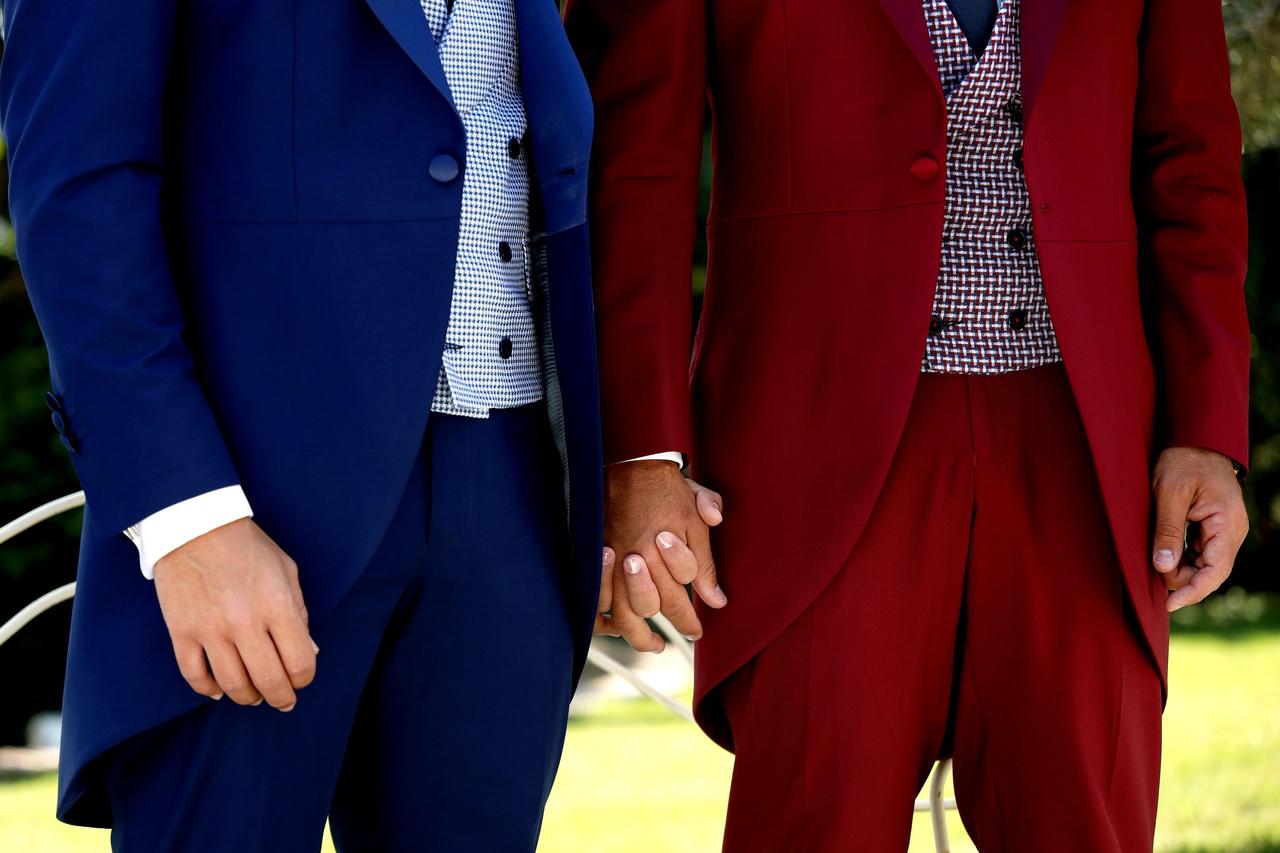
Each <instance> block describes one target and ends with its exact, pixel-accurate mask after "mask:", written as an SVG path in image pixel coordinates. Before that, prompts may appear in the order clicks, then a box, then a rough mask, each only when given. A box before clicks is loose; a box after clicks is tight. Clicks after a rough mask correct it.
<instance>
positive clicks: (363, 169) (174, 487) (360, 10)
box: [0, 0, 601, 824]
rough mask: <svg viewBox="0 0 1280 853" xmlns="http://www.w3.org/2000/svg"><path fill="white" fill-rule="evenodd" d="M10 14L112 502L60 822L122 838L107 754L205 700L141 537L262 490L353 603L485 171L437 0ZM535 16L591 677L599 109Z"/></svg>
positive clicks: (12, 52)
mask: <svg viewBox="0 0 1280 853" xmlns="http://www.w3.org/2000/svg"><path fill="white" fill-rule="evenodd" d="M3 10H4V23H5V37H6V47H5V52H4V57H3V63H2V64H0V108H2V110H3V113H2V120H3V128H4V131H5V134H6V137H7V139H8V143H9V156H10V174H11V184H10V203H11V209H12V215H13V221H14V225H15V227H16V230H17V239H18V253H19V258H20V260H21V263H22V267H23V271H24V273H25V275H26V279H27V284H28V288H29V290H30V294H31V299H32V302H33V304H34V306H35V308H36V313H37V316H38V318H39V320H40V324H41V327H42V329H43V331H44V334H45V337H46V340H47V342H48V346H49V351H50V356H51V363H52V375H53V387H54V393H53V394H51V395H50V398H49V401H50V406H51V408H53V409H54V410H55V411H54V415H53V417H54V422H55V426H57V428H58V429H59V430H60V431H61V432H62V434H63V436H64V441H65V444H66V445H67V447H68V449H69V451H70V452H71V457H72V460H73V463H74V465H75V468H76V471H77V473H78V475H79V477H80V479H81V481H82V483H83V484H84V488H85V491H86V493H87V495H88V509H87V512H86V514H85V526H84V539H83V549H82V555H81V564H80V573H79V583H80V586H79V592H78V596H77V599H76V604H75V613H74V618H73V627H72V636H71V650H70V661H69V664H68V673H67V689H66V697H65V706H64V731H63V758H62V762H63V764H62V777H61V790H60V801H59V815H60V816H61V817H62V818H63V819H67V820H71V821H73V822H81V823H89V824H99V823H102V822H104V821H105V820H106V819H107V817H108V814H107V811H106V808H105V804H104V803H103V802H101V796H100V791H99V788H100V787H101V786H98V785H95V784H94V767H95V759H97V758H99V757H100V756H101V755H102V754H103V753H104V752H105V751H107V750H109V749H110V748H111V747H112V746H114V745H115V744H118V743H119V742H121V741H122V740H123V739H125V738H128V737H130V736H131V735H133V734H135V733H137V732H140V731H143V730H145V729H147V728H150V727H152V726H155V725H157V724H159V723H162V722H164V721H165V720H168V719H170V718H172V717H174V716H176V715H179V714H182V713H184V712H186V711H188V710H190V709H192V708H194V707H196V706H197V705H198V704H199V703H200V702H204V701H207V700H205V699H202V698H201V697H198V696H197V695H196V694H194V693H193V692H192V691H191V690H190V688H188V687H187V686H186V684H185V683H184V682H183V681H182V679H181V677H180V676H179V673H178V670H177V668H176V665H175V663H174V661H173V658H172V650H171V646H170V643H169V640H168V635H167V632H166V630H165V627H164V625H163V623H162V620H161V617H160V613H159V608H158V607H157V604H156V599H155V594H154V591H153V589H152V587H151V585H150V584H149V583H148V582H147V581H145V580H144V579H143V578H142V576H141V574H140V572H139V571H138V564H137V554H136V552H135V551H134V549H133V547H132V546H131V545H130V544H129V543H128V541H127V540H126V539H125V538H124V537H123V536H122V535H121V532H120V531H122V530H123V529H124V528H125V527H127V526H128V525H130V524H133V523H135V522H137V521H139V520H140V519H142V518H144V517H146V516H148V515H150V514H151V513H153V512H155V511H157V510H159V509H161V508H163V507H166V506H169V505H171V504H173V503H175V502H177V501H180V500H183V499H185V498H189V497H192V496H194V495H197V494H200V493H203V492H206V491H209V490H211V489H215V488H218V487H221V486H226V485H230V484H233V483H241V484H243V486H244V488H245V491H246V492H247V494H248V496H249V499H250V501H251V502H252V504H253V506H254V508H255V512H256V513H257V520H258V522H259V523H260V524H261V525H262V527H263V528H264V529H265V530H266V531H267V532H268V533H269V534H270V535H271V536H272V537H273V538H274V539H276V541H277V542H279V544H280V545H281V547H283V548H284V549H285V550H286V551H287V552H288V553H289V554H290V555H291V556H293V557H294V558H295V559H296V561H297V562H298V564H299V566H300V569H301V574H302V586H303V591H304V594H305V595H306V596H307V599H308V606H309V609H310V610H311V611H312V613H313V614H322V613H323V612H324V611H325V609H326V608H328V607H330V606H331V605H332V604H333V603H334V602H335V601H336V600H337V599H338V598H339V597H340V596H341V595H342V593H343V592H344V591H345V590H346V589H347V588H348V587H349V585H350V584H351V583H352V582H353V580H354V579H355V577H356V576H357V575H358V574H359V572H360V571H361V569H362V568H363V566H364V565H365V564H366V562H367V561H368V559H369V558H370V556H371V555H372V552H373V550H374V548H375V545H376V544H377V543H378V541H379V538H380V536H381V534H382V531H383V529H384V528H385V526H386V525H387V523H388V521H389V519H390V515H391V513H392V511H393V509H394V505H395V504H396V502H397V500H398V498H399V496H400V495H401V493H402V490H403V487H404V485H405V482H406V478H407V476H408V474H409V471H410V467H411V465H412V462H413V460H414V458H415V454H416V452H417V450H418V448H419V446H420V443H421V441H422V439H423V435H424V431H425V426H426V421H427V416H428V411H429V408H430V403H431V399H432V394H433V392H434V389H435V383H436V376H437V372H438V370H439V366H440V353H441V348H442V345H443V342H444V334H445V326H446V323H447V320H448V311H449V302H450V293H451V289H452V284H453V278H454V257H455V252H456V248H457V235H458V219H459V212H460V207H461V196H462V180H461V177H457V178H454V179H453V180H441V178H442V176H443V177H447V172H448V170H447V169H446V170H441V169H439V168H436V169H432V168H430V164H431V162H432V161H433V159H435V158H437V157H438V156H439V155H441V154H445V155H448V156H451V157H453V158H455V159H456V160H457V162H459V163H464V162H465V134H464V131H463V127H462V123H461V121H460V119H459V118H458V116H457V114H456V113H455V111H454V109H453V106H452V104H451V102H450V98H449V94H448V86H447V84H446V82H445V77H444V73H443V70H442V68H441V66H440V61H439V58H438V54H437V49H436V47H435V44H434V42H433V40H432V38H431V33H430V31H429V29H428V25H427V23H426V19H425V17H424V15H423V13H422V10H421V8H420V7H419V2H418V0H306V2H295V0H116V2H111V3H106V2H101V0H3ZM516 14H517V18H518V23H519V32H520V41H521V49H522V81H523V82H522V85H523V87H524V94H525V99H526V105H527V109H528V114H529V122H530V137H531V138H530V141H531V147H532V154H533V159H534V162H535V164H536V169H537V175H538V182H537V183H538V185H537V190H538V191H539V193H538V194H539V196H540V201H541V207H542V208H543V210H544V213H545V217H544V218H545V230H546V233H547V235H548V237H547V241H546V258H547V267H548V271H549V276H548V278H549V285H548V289H549V294H548V298H549V311H550V336H549V339H550V340H551V341H553V342H554V350H555V363H556V366H557V370H556V372H555V374H554V375H553V376H552V377H551V378H552V381H553V382H555V383H556V387H555V388H554V389H553V395H552V396H553V399H554V400H555V401H556V402H557V404H558V405H557V408H558V407H559V404H562V406H563V418H562V419H557V420H558V424H559V426H560V427H561V429H560V436H559V437H560V439H561V449H562V452H563V453H564V454H565V456H566V457H567V487H568V490H569V494H570V527H571V534H572V536H571V538H572V541H573V543H574V550H575V557H574V562H575V566H576V568H577V570H578V572H579V574H580V580H581V583H580V585H579V588H578V593H579V601H578V602H577V605H578V606H577V608H576V610H575V611H574V612H575V619H576V620H577V624H576V625H575V628H576V629H577V631H576V635H577V637H578V651H579V655H580V658H579V659H580V661H581V658H582V656H584V655H585V651H586V645H587V642H588V640H589V634H590V628H589V626H590V622H591V618H592V611H593V610H594V603H595V599H596V592H595V588H596V584H597V583H598V581H599V554H600V527H601V509H600V498H601V483H600V478H601V474H600V472H601V463H600V456H601V453H600V444H599V437H598V435H599V416H598V391H597V380H596V363H595V344H594V339H593V335H594V332H593V319H592V303H591V291H590V281H589V277H590V273H589V251H588V240H587V234H586V226H585V219H586V180H587V166H588V161H589V157H590V138H591V101H590V96H589V93H588V91H587V88H586V85H585V83H584V81H583V78H582V76H581V72H580V70H579V67H578V64H577V61H576V60H575V58H574V56H573V53H572V52H571V50H570V48H569V45H568V42H567V40H566V38H565V36H564V32H563V29H562V27H561V22H560V18H559V15H558V12H557V8H556V4H555V2H554V0H516ZM438 162H439V161H437V163H438ZM433 175H434V176H433Z"/></svg>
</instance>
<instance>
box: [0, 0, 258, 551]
mask: <svg viewBox="0 0 1280 853" xmlns="http://www.w3.org/2000/svg"><path fill="white" fill-rule="evenodd" d="M177 6H178V0H116V2H110V3H107V2H101V0H4V2H3V11H4V30H5V48H4V56H3V60H2V62H0V121H2V123H3V129H4V133H5V137H6V140H7V142H8V151H9V169H10V184H9V199H10V210H11V214H12V217H13V225H14V229H15V233H16V237H17V245H18V257H19V261H20V263H21V265H22V271H23V275H24V277H25V279H26V283H27V289H28V292H29V294H30V297H31V301H32V304H33V305H34V307H35V310H36V316H37V319H38V320H39V322H40V327H41V330H42V332H43V333H44V336H45V341H46V343H47V345H48V348H49V355H50V367H51V373H52V377H53V385H54V393H53V394H51V395H49V404H50V407H51V408H53V409H54V414H53V419H54V423H55V426H56V427H57V428H58V429H59V431H60V432H62V434H63V438H64V444H66V446H67V448H68V450H70V451H71V457H72V463H73V465H74V466H75V468H76V473H77V474H78V475H79V477H80V481H81V483H82V484H83V486H84V489H85V492H86V495H87V497H88V504H89V508H90V509H91V511H92V512H93V514H94V517H95V519H96V521H97V522H98V523H97V529H98V530H101V531H106V532H107V533H109V534H114V535H120V532H121V531H124V530H125V528H127V527H129V526H130V525H133V524H135V523H137V522H138V521H140V520H141V519H143V518H146V517H147V516H150V515H151V514H153V513H154V512H156V511H157V510H160V509H162V508H164V507H167V506H170V505H173V504H176V503H178V502H180V501H182V500H184V499H186V498H190V497H192V496H194V495H197V494H202V493H204V492H209V491H213V490H214V489H217V488H220V487H224V486H230V485H235V484H237V482H238V478H237V476H236V472H235V469H234V467H233V465H232V462H231V458H230V455H229V453H228V451H227V448H226V445H225V443H224V441H223V439H222V437H221V435H220V433H219V429H218V426H217V423H216V422H215V419H214V416H213V413H212V412H211V411H210V407H209V405H208V403H207V401H206V399H205V397H204V394H203V393H202V390H201V387H200V384H199V382H198V381H197V378H196V365H195V363H194V361H193V358H192V354H191V351H190V350H189V348H188V346H187V345H186V343H184V340H183V318H182V312H181V310H180V307H179V293H178V287H177V284H176V282H175V281H174V278H173V276H172V273H171V267H170V258H169V257H168V253H167V247H166V240H165V237H164V223H163V222H162V201H161V191H162V187H161V184H162V182H163V177H164V163H163V150H164V139H163V137H164V132H163V118H164V112H165V94H166V88H167V85H168V78H169V68H170V64H171V62H172V51H173V41H174V29H175V17H176V10H177Z"/></svg>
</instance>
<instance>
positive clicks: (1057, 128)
mask: <svg viewBox="0 0 1280 853" xmlns="http://www.w3.org/2000/svg"><path fill="white" fill-rule="evenodd" d="M1221 16H1222V10H1221V4H1220V2H1219V0H1147V2H1145V3H1144V2H1142V0H1070V2H1068V0H1025V2H1024V4H1023V22H1022V29H1023V48H1022V49H1023V88H1024V92H1023V100H1024V105H1025V106H1024V115H1025V128H1026V140H1025V157H1024V160H1025V168H1026V179H1027V183H1028V186H1029V189H1030V193H1031V199H1032V204H1033V216H1034V228H1035V235H1036V242H1037V244H1038V247H1039V251H1040V261H1041V267H1042V269H1043V273H1044V285H1045V291H1046V296H1047V299H1048V301H1049V305H1050V309H1051V312H1052V316H1053V321H1054V326H1055V328H1056V329H1057V333H1058V338H1059V342H1060V344H1061V348H1062V352H1063V359H1064V362H1065V365H1066V368H1067V372H1068V375H1069V377H1070V381H1071V385H1072V388H1073V390H1074V393H1075V396H1076V399H1077V402H1078V405H1079V409H1080V414H1081V417H1082V419H1083V422H1084V425H1085V429H1086V431H1087V433H1088V436H1089V441H1090V446H1091V449H1092V454H1093V462H1094V464H1095V466H1096V470H1097V475H1098V480H1099V482H1100V485H1101V491H1102V495H1103V498H1104V501H1105V505H1106V509H1107V513H1108V516H1109V518H1110V522H1111V527H1112V531H1113V534H1114V538H1115V541H1116V544H1117V549H1118V551H1119V556H1120V561H1121V564H1122V565H1123V570H1124V573H1125V580H1126V586H1127V588H1128V590H1129V593H1130V596H1131V598H1132V600H1133V603H1134V605H1135V608H1136V611H1137V615H1138V620H1139V622H1140V623H1141V626H1142V631H1143V633H1144V635H1145V637H1146V639H1147V642H1148V645H1149V646H1150V649H1151V653H1152V657H1153V661H1154V662H1155V664H1156V665H1157V666H1159V667H1160V669H1161V672H1162V675H1163V673H1164V672H1165V667H1166V660H1167V649H1168V618H1167V614H1166V612H1165V607H1164V600H1165V597H1166V593H1165V591H1164V589H1163V587H1162V584H1161V582H1160V580H1159V578H1158V577H1157V576H1156V574H1155V572H1154V571H1153V569H1152V568H1151V565H1150V554H1149V549H1150V545H1149V527H1150V466H1151V460H1152V458H1153V454H1154V453H1155V452H1157V451H1158V450H1159V449H1161V448H1162V447H1166V446H1183V445H1185V446H1196V447H1205V448H1210V449H1213V450H1217V451H1220V452H1222V453H1225V454H1227V455H1228V456H1230V457H1232V458H1234V459H1237V460H1240V461H1244V460H1245V458H1246V455H1247V447H1248V443H1247V437H1246V424H1247V406H1248V404H1247V396H1248V370H1249V331H1248V324H1247V320H1246V316H1245V308H1244V297H1243V287H1242V284H1243V279H1244V271H1245V242H1246V221H1245V203H1244V197H1243V189H1242V186H1241V182H1240V178H1239V158H1240V150H1241V140H1240V126H1239V120H1238V117H1237V114H1236V111H1235V106H1234V104H1233V102H1232V99H1231V91H1230V85H1229V80H1228V63H1227V53H1226V46H1225V39H1224V36H1223V25H1222V17H1221ZM567 19H568V25H569V28H570V36H571V39H572V41H573V42H574V44H575V45H576V47H577V49H578V51H579V55H580V57H581V59H582V61H583V64H584V66H585V68H586V70H587V75H588V78H589V80H590V82H591V84H592V88H593V91H594V97H595V102H596V108H597V119H596V129H597V137H596V144H595V152H596V161H595V172H594V174H593V176H592V180H593V187H594V189H593V216H594V219H593V221H592V228H593V231H594V241H595V247H594V256H595V263H596V270H595V282H596V299H597V311H598V317H599V326H600V329H599V331H600V346H601V369H602V381H603V386H604V394H605V409H604V412H605V429H606V432H605V447H606V456H607V458H608V459H609V460H610V461H617V460H623V459H627V458H631V457H635V456H640V455H644V454H648V453H654V452H658V451H664V450H682V451H684V452H686V453H687V454H689V457H690V459H691V460H692V464H693V469H694V474H695V476H696V477H697V478H698V479H699V480H701V481H703V482H705V483H706V484H708V485H710V486H713V487H715V488H717V489H719V490H721V491H722V492H723V493H724V495H725V502H726V514H725V516H726V521H725V523H724V525H723V527H722V529H721V530H720V531H718V532H717V534H716V536H715V539H714V546H715V549H716V552H717V554H716V556H717V563H718V565H719V567H720V570H721V575H722V580H723V585H724V588H725V591H726V592H727V594H728V596H729V601H730V603H729V606H728V607H727V608H726V609H724V610H723V611H718V612H711V611H709V610H708V609H705V608H704V609H703V611H702V614H701V615H702V617H703V619H704V624H705V626H706V637H705V639H704V640H703V641H702V642H701V643H700V644H699V646H700V648H699V656H698V666H697V688H696V691H697V697H696V698H697V703H698V715H699V719H700V721H701V722H702V723H703V725H704V727H706V728H707V730H708V731H709V733H711V734H712V736H713V737H715V738H717V740H719V741H720V742H721V743H723V744H725V745H731V742H730V736H729V733H728V731H727V727H726V726H725V725H724V721H723V719H722V715H721V714H720V712H719V709H718V703H716V702H714V701H711V702H708V701H706V700H707V698H708V697H713V696H714V691H715V687H716V686H717V685H718V684H719V683H721V682H722V681H723V680H724V679H725V678H726V677H727V676H728V675H730V674H731V673H732V672H733V671H734V670H735V669H737V668H738V667H740V666H741V665H742V664H744V663H745V662H747V661H748V660H749V659H750V658H751V657H752V656H753V655H755V654H756V652H758V651H759V650H760V649H761V648H763V647H764V646H765V645H766V644H767V643H768V642H769V641H770V640H771V639H773V638H774V637H776V636H777V635H778V634H779V633H780V632H781V631H782V630H783V629H784V628H785V627H786V626H787V625H788V624H789V623H790V622H791V621H792V620H793V619H795V618H796V616H797V615H798V614H799V613H801V612H802V611H803V610H804V609H805V608H806V607H807V606H808V605H809V604H810V603H811V602H812V601H813V600H814V599H815V597H816V596H818V595H819V594H820V593H821V590H822V588H823V587H824V586H825V585H826V584H827V583H828V581H829V580H830V579H831V577H832V576H833V575H834V573H835V572H836V571H837V570H838V569H839V568H840V566H841V565H842V564H843V563H844V562H845V560H846V558H847V557H848V555H849V553H850V551H851V549H852V548H853V546H854V544H855V542H856V541H857V539H858V536H859V534H860V531H861V530H862V528H863V526H864V524H865V522H866V519H867V517H868V515H869V514H870V511H871V508H872V505H873V503H874V502H875V500H876V497H877V495H878V493H879V491H880V488H881V485H882V483H883V480H884V477H885V475H886V472H887V470H888V467H889V463H890V461H891V458H892V456H893V453H894V449H895V446H896V444H897V442H898V439H899V436H900V433H901V430H902V427H903V424H904V422H905V419H906V416H907V411H908V407H909V406H910V403H911V398H912V393H913V390H914V387H915V383H916V380H917V378H918V376H919V371H920V361H921V356H922V354H923V351H924V345H925V338H926V335H927V331H928V326H929V317H930V309H931V304H932V300H933V294H934V286H935V282H936V279H937V275H938V263H939V251H940V243H941V234H942V220H943V205H944V192H945V168H944V166H945V162H946V113H945V106H944V101H943V96H942V92H941V88H940V85H939V81H938V74H937V70H936V66H935V62H934V56H933V52H932V50H931V46H930V42H929V36H928V33H927V30H926V25H925V19H924V13H923V9H922V6H921V3H920V0H569V5H568V7H567ZM708 102H709V103H710V109H711V115H712V118H713V139H714V142H713V156H714V159H715V182H714V189H713V193H712V205H711V213H710V217H709V222H708V226H707V231H708V243H709V251H710V259H709V266H708V273H707V289H706V299H705V304H704V310H703V313H702V319H701V323H700V326H699V328H698V329H697V337H696V341H695V343H694V346H693V349H692V353H691V352H690V346H689V341H690V337H691V332H692V330H691V329H690V315H691V311H690V260H691V254H692V250H693V241H694V234H695V228H694V221H695V211H696V203H697V195H698V173H699V161H700V155H701V149H702V131H703V120H704V116H705V114H706V110H707V105H708ZM935 167H937V168H935ZM691 355H692V362H691V360H690V357H691ZM691 365H692V366H691ZM919 535H922V536H927V535H929V531H927V530H922V531H919ZM1069 586H1070V581H1069V579H1064V590H1063V594H1064V595H1069V594H1070V589H1069Z"/></svg>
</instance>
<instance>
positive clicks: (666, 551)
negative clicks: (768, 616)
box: [596, 461, 728, 652]
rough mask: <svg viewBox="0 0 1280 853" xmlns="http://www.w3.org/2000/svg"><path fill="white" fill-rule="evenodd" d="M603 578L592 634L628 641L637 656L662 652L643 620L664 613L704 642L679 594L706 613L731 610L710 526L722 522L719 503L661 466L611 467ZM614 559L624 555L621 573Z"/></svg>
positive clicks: (642, 463) (676, 471)
mask: <svg viewBox="0 0 1280 853" xmlns="http://www.w3.org/2000/svg"><path fill="white" fill-rule="evenodd" d="M605 481H606V483H605V493H606V511H605V543H606V548H605V552H604V560H603V565H602V569H603V574H602V582H601V591H600V604H599V614H598V615H597V617H596V633H598V634H609V635H612V636H623V637H626V639H627V642H629V643H630V644H631V646H632V647H633V648H635V649H636V650H637V651H648V652H661V651H662V650H663V648H664V647H665V643H663V641H662V637H661V636H659V635H658V634H656V633H654V632H653V630H652V629H650V627H649V625H648V623H647V622H646V621H645V619H647V618H648V617H650V616H653V615H655V614H657V613H658V612H661V613H663V614H664V615H665V616H666V617H667V618H668V619H669V620H670V621H671V623H672V624H673V625H674V626H675V627H676V629H677V630H678V631H680V633H682V634H684V635H685V636H687V637H690V638H692V639H698V638H700V637H701V636H702V624H701V622H700V621H699V620H698V617H697V615H696V614H695V613H694V610H693V604H692V602H691V601H690V599H689V595H688V593H687V592H686V591H685V589H684V585H685V584H692V585H693V590H694V592H695V593H696V594H697V596H698V597H699V598H701V599H702V600H703V601H704V602H706V603H707V604H708V605H709V606H711V607H716V608H719V607H724V606H725V604H727V603H728V599H727V598H726V597H725V594H724V592H723V591H722V590H721V589H720V586H719V584H718V582H717V580H716V569H715V561H714V560H713V559H712V556H711V542H710V535H709V530H708V527H714V526H716V525H718V524H720V522H721V521H722V520H723V517H724V516H723V510H722V508H723V506H724V499H723V498H722V497H721V496H720V495H718V494H716V493H715V492H713V491H712V490H710V489H707V488H704V487H702V486H700V485H698V484H697V483H694V482H693V481H692V480H686V479H685V477H684V475H683V474H681V473H680V469H679V468H677V467H676V466H675V465H673V464H672V463H670V462H665V461H640V462H623V463H619V464H617V465H611V466H610V467H609V468H608V469H607V472H606V476H605ZM618 554H622V555H624V557H623V559H622V561H621V566H620V568H621V569H622V571H617V569H618V568H619V566H618V565H617V562H618V557H617V555H618Z"/></svg>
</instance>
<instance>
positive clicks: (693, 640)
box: [680, 634, 702, 643]
mask: <svg viewBox="0 0 1280 853" xmlns="http://www.w3.org/2000/svg"><path fill="white" fill-rule="evenodd" d="M680 636H682V637H684V638H685V639H686V640H688V641H689V642H691V643H696V642H698V641H699V640H701V639H702V635H701V634H699V635H698V636H696V637H695V636H694V635H693V634H681V635H680Z"/></svg>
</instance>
